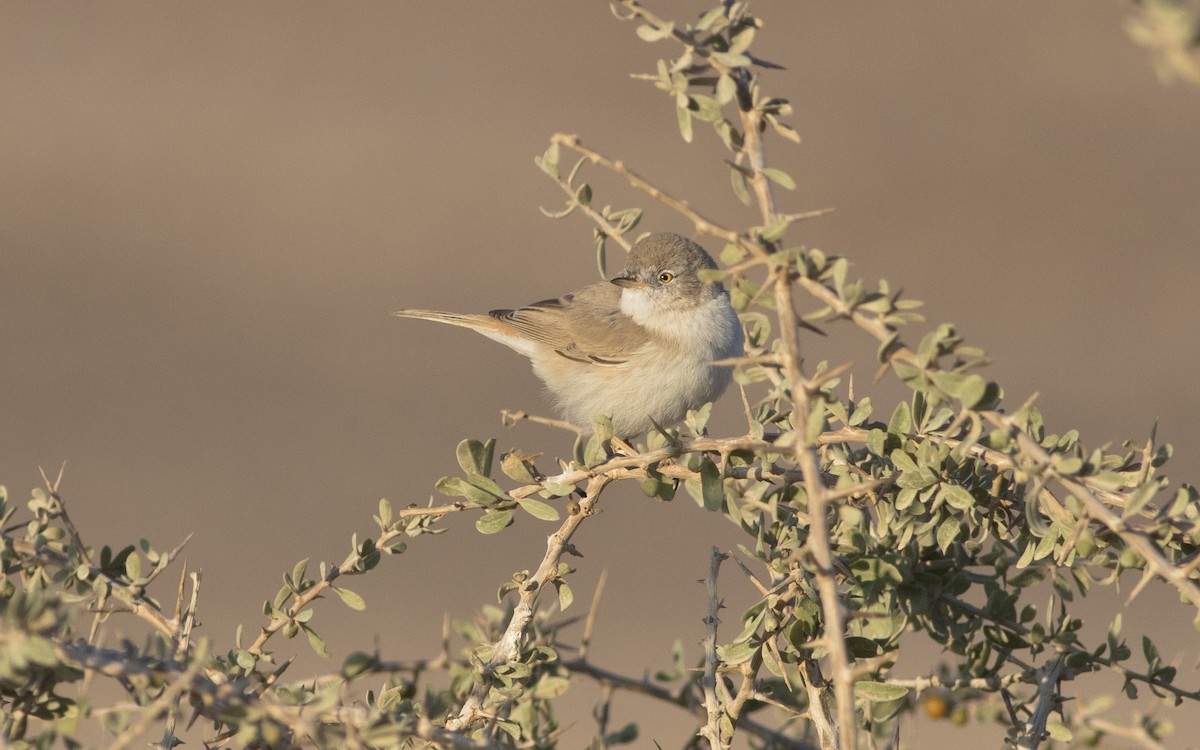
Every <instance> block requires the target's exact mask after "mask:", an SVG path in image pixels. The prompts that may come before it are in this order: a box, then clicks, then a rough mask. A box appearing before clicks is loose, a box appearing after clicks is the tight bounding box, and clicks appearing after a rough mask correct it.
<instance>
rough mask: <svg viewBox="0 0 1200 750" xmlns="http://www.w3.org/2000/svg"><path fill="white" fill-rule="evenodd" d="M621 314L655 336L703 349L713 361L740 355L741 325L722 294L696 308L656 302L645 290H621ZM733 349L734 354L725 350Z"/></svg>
mask: <svg viewBox="0 0 1200 750" xmlns="http://www.w3.org/2000/svg"><path fill="white" fill-rule="evenodd" d="M621 312H622V313H624V314H625V315H628V316H629V317H630V318H632V319H633V321H634V322H635V323H637V324H638V325H640V326H642V327H644V328H648V329H649V330H651V331H653V332H654V333H655V334H657V335H659V336H662V337H665V338H671V339H675V340H676V341H679V342H681V343H684V344H685V345H686V346H688V347H689V348H692V347H694V348H696V349H698V350H701V351H704V350H707V351H708V352H710V353H711V354H712V355H713V356H714V357H716V358H721V357H726V356H735V355H736V354H740V353H741V351H740V349H741V340H742V336H741V325H740V324H739V323H738V319H737V314H736V313H735V312H734V311H733V308H731V307H730V305H729V297H728V296H727V295H725V294H718V295H716V296H714V297H712V298H711V299H709V300H707V301H705V302H702V303H700V304H698V305H693V304H682V305H681V304H679V302H678V301H677V300H673V299H670V298H667V299H657V298H656V295H654V294H653V293H652V292H649V291H648V290H645V289H622V290H621ZM734 348H736V349H737V351H725V350H727V349H734Z"/></svg>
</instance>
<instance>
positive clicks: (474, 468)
mask: <svg viewBox="0 0 1200 750" xmlns="http://www.w3.org/2000/svg"><path fill="white" fill-rule="evenodd" d="M495 448H496V438H492V439H491V440H489V441H487V442H486V443H481V442H479V441H478V440H464V441H462V442H461V443H459V444H458V448H456V449H455V456H456V457H457V458H458V465H459V466H461V467H462V470H463V473H464V474H478V475H479V476H481V477H486V476H491V473H492V452H493V451H494V450H495Z"/></svg>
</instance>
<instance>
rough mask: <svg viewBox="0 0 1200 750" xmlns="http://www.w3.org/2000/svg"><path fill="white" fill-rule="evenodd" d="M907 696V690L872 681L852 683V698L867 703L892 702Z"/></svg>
mask: <svg viewBox="0 0 1200 750" xmlns="http://www.w3.org/2000/svg"><path fill="white" fill-rule="evenodd" d="M906 695H908V688H906V687H903V686H901V685H889V684H888V683H886V682H875V681H874V680H859V681H858V682H856V683H854V697H856V698H862V699H863V700H868V701H894V700H899V699H900V698H903V697H904V696H906Z"/></svg>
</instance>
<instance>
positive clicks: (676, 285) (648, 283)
mask: <svg viewBox="0 0 1200 750" xmlns="http://www.w3.org/2000/svg"><path fill="white" fill-rule="evenodd" d="M716 267H717V264H716V263H715V262H714V261H713V259H712V257H711V256H710V255H709V254H708V252H706V251H705V249H704V248H703V247H701V246H700V245H698V244H696V243H695V242H693V241H692V240H690V239H688V238H687V237H684V236H682V235H678V234H673V233H670V232H663V233H660V234H651V235H649V236H647V237H645V238H644V239H642V240H640V241H638V242H637V243H636V244H634V246H633V248H632V249H631V250H630V251H629V257H628V259H627V260H626V262H625V274H624V276H623V278H624V279H630V280H634V281H637V282H640V283H641V284H642V285H644V288H645V289H646V291H647V292H648V293H649V294H650V295H651V296H652V297H654V298H657V299H660V300H662V301H663V302H666V301H667V300H672V301H673V302H672V304H674V305H676V306H679V305H683V306H688V307H690V306H691V305H693V304H700V303H701V302H704V301H707V300H710V299H713V298H714V297H717V296H720V295H721V294H723V293H724V292H725V287H723V286H722V285H721V284H719V283H713V282H705V281H702V280H701V279H700V277H699V275H698V274H697V272H698V271H700V270H701V269H705V268H716Z"/></svg>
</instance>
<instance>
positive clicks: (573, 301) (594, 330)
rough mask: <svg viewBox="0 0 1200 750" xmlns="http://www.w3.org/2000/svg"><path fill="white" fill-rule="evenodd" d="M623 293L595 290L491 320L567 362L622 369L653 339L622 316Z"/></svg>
mask: <svg viewBox="0 0 1200 750" xmlns="http://www.w3.org/2000/svg"><path fill="white" fill-rule="evenodd" d="M620 300H621V290H620V288H619V287H616V286H614V285H613V284H610V283H609V282H607V281H601V282H597V283H595V284H589V285H588V286H585V287H583V288H582V289H578V290H576V291H574V292H572V293H571V294H567V295H564V296H562V297H559V298H558V299H548V300H543V301H541V302H535V303H533V304H532V305H526V306H525V307H522V308H520V309H517V310H492V311H491V312H490V313H489V315H491V316H492V317H494V318H496V319H498V320H502V321H504V322H505V323H508V324H509V325H511V326H512V328H513V330H514V331H515V332H517V333H518V335H521V336H524V337H526V338H529V339H532V340H534V341H540V342H542V343H544V344H546V345H548V346H550V347H552V348H553V349H554V350H555V351H556V352H557V353H558V354H560V355H561V356H563V357H566V358H567V359H573V360H577V361H579V362H589V363H595V364H602V365H603V364H621V363H622V362H624V361H626V360H627V359H628V358H629V356H630V355H631V354H633V353H634V352H636V351H637V350H638V349H640V348H642V347H643V346H644V345H645V344H646V342H647V341H649V339H650V336H649V333H648V332H647V331H646V329H645V328H643V327H642V326H640V325H638V324H637V323H635V322H633V320H631V319H630V318H629V317H628V316H626V315H624V314H623V313H622V312H621V308H620Z"/></svg>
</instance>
